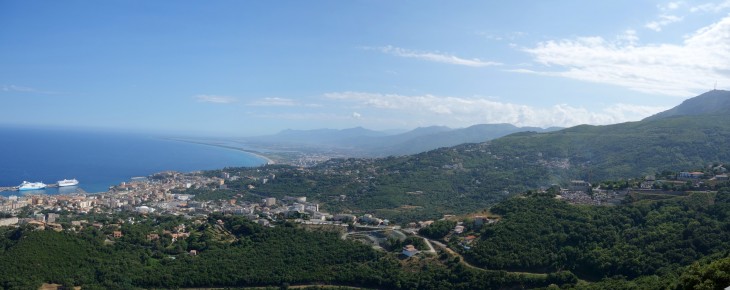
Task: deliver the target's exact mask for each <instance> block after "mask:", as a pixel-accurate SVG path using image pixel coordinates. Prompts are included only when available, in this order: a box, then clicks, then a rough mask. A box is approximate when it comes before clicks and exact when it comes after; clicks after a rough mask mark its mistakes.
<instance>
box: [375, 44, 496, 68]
mask: <svg viewBox="0 0 730 290" xmlns="http://www.w3.org/2000/svg"><path fill="white" fill-rule="evenodd" d="M365 49H374V50H378V51H380V52H383V53H387V54H392V55H395V56H400V57H406V58H416V59H421V60H426V61H432V62H440V63H447V64H454V65H462V66H470V67H485V66H494V65H501V63H498V62H492V61H483V60H480V59H478V58H472V59H465V58H460V57H457V56H454V55H450V54H443V53H440V52H423V51H415V50H409V49H404V48H399V47H394V46H390V45H388V46H382V47H375V48H373V47H366V48H365Z"/></svg>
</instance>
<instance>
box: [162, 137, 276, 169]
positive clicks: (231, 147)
mask: <svg viewBox="0 0 730 290" xmlns="http://www.w3.org/2000/svg"><path fill="white" fill-rule="evenodd" d="M165 139H167V140H172V141H177V142H186V143H192V144H199V145H205V146H213V147H218V148H225V149H231V150H236V151H241V152H246V153H248V154H251V155H253V156H254V157H256V158H259V159H263V160H264V161H265V162H266V163H265V164H264V165H270V164H276V161H274V160H273V159H271V158H269V157H268V156H266V155H263V153H261V152H258V151H253V150H250V149H244V148H239V147H234V146H227V145H221V144H215V143H207V142H202V141H192V140H185V139H176V138H165Z"/></svg>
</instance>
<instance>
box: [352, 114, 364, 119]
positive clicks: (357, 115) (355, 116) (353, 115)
mask: <svg viewBox="0 0 730 290" xmlns="http://www.w3.org/2000/svg"><path fill="white" fill-rule="evenodd" d="M352 117H353V118H355V119H358V120H359V119H362V114H360V113H358V112H352Z"/></svg>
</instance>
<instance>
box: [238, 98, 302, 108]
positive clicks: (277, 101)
mask: <svg viewBox="0 0 730 290" xmlns="http://www.w3.org/2000/svg"><path fill="white" fill-rule="evenodd" d="M249 105H251V106H285V107H290V106H296V105H297V102H296V101H294V100H292V99H286V98H276V97H274V98H263V99H260V100H256V101H253V102H251V103H249Z"/></svg>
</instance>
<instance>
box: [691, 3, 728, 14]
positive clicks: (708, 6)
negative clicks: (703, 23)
mask: <svg viewBox="0 0 730 290" xmlns="http://www.w3.org/2000/svg"><path fill="white" fill-rule="evenodd" d="M728 8H730V0H725V1H721V2H708V3H704V4H700V5H697V6H692V7H691V8H690V9H689V11H692V12H714V13H717V12H721V11H723V10H725V9H728Z"/></svg>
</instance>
